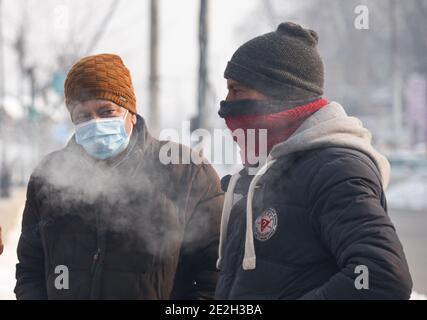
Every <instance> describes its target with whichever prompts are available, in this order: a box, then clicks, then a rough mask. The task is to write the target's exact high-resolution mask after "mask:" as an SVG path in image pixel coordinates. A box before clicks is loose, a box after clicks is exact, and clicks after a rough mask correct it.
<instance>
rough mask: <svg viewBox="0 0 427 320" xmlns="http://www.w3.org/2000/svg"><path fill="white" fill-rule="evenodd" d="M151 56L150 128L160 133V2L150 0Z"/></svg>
mask: <svg viewBox="0 0 427 320" xmlns="http://www.w3.org/2000/svg"><path fill="white" fill-rule="evenodd" d="M149 30H150V49H149V50H150V56H149V59H150V61H149V66H150V71H149V79H148V81H149V95H148V109H149V115H148V118H149V121H150V127H151V128H152V131H153V132H154V133H156V134H157V133H158V130H159V126H160V117H159V0H150V27H149Z"/></svg>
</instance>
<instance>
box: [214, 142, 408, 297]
mask: <svg viewBox="0 0 427 320" xmlns="http://www.w3.org/2000/svg"><path fill="white" fill-rule="evenodd" d="M291 159H292V160H291V161H289V158H287V160H286V162H284V161H280V159H279V160H278V161H277V162H276V163H275V164H274V165H273V166H272V167H271V168H270V169H269V170H268V171H267V172H266V173H265V175H264V176H263V177H262V179H261V180H260V181H259V183H258V184H257V186H258V187H257V189H256V190H255V193H254V198H253V221H252V223H253V230H254V245H255V252H256V268H255V269H254V270H244V269H243V268H242V260H243V255H244V246H245V232H246V201H247V197H246V195H247V191H248V187H249V183H250V181H251V179H252V176H250V175H247V173H246V171H245V170H244V171H242V172H241V175H242V178H240V180H239V181H238V184H237V186H236V188H235V193H236V194H240V196H241V197H242V198H241V199H240V200H239V201H237V203H235V205H234V206H233V208H232V210H231V215H230V220H229V223H228V228H227V233H226V237H225V239H226V241H225V245H224V249H223V250H224V254H223V261H222V268H221V275H220V279H219V281H218V286H217V290H216V298H218V299H408V298H409V296H410V293H411V288H412V281H411V277H410V274H409V271H408V265H407V262H406V259H405V255H404V252H403V249H402V245H401V243H400V241H399V239H398V236H397V234H396V230H395V228H394V226H393V224H392V222H391V221H390V218H389V216H388V215H387V206H386V199H385V196H384V191H383V189H382V186H381V180H380V177H379V173H378V170H377V168H376V167H375V165H374V163H373V162H372V161H371V159H370V158H369V157H367V156H366V155H365V154H363V153H362V152H359V151H356V150H352V149H349V148H337V147H331V148H322V149H314V150H310V151H306V152H300V153H295V154H293V157H291ZM222 182H223V184H224V189H226V188H227V178H226V179H223V181H222ZM357 266H366V267H367V270H368V288H367V289H363V288H362V289H357V286H356V284H355V282H358V281H360V279H359V280H358V279H356V278H357V277H358V276H359V275H361V274H362V273H360V270H359V269H358V267H357ZM359 268H360V267H359ZM362 268H364V267H362ZM364 270H366V269H364ZM359 273H360V274H359ZM365 285H366V283H365ZM365 288H366V287H365Z"/></svg>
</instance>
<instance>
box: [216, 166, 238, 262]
mask: <svg viewBox="0 0 427 320" xmlns="http://www.w3.org/2000/svg"><path fill="white" fill-rule="evenodd" d="M239 179H240V174H239V173H236V174H234V175H233V176H232V177H231V179H230V182H229V183H228V188H227V192H226V193H225V198H224V205H223V207H222V215H221V231H220V232H221V233H220V237H219V247H218V260H217V262H216V267H217V269H221V264H222V253H223V245H224V242H225V237H226V236H227V226H228V220H229V219H230V213H231V209H232V208H233V198H234V189H235V188H236V184H237V181H238V180H239Z"/></svg>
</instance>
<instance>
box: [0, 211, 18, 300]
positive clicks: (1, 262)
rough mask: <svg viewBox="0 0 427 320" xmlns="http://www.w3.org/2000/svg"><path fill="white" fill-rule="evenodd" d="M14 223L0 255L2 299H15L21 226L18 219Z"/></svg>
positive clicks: (0, 292)
mask: <svg viewBox="0 0 427 320" xmlns="http://www.w3.org/2000/svg"><path fill="white" fill-rule="evenodd" d="M22 209H23V208H22ZM20 212H22V210H20ZM15 218H16V220H18V219H20V216H19V215H17V216H16V217H15ZM14 225H15V227H14V228H13V229H12V230H11V231H10V232H9V233H8V235H7V237H6V238H5V239H3V243H4V244H5V248H4V251H3V254H2V255H1V256H0V300H14V299H15V294H14V293H13V289H14V287H15V265H16V263H17V262H18V260H17V257H16V248H17V246H18V240H19V235H20V227H19V222H18V221H15V223H14Z"/></svg>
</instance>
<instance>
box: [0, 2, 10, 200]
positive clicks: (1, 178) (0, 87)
mask: <svg viewBox="0 0 427 320" xmlns="http://www.w3.org/2000/svg"><path fill="white" fill-rule="evenodd" d="M3 20H4V19H3V1H2V0H0V134H1V142H2V144H1V154H0V155H1V157H0V158H1V162H0V198H2V197H8V196H9V194H10V172H9V169H8V165H7V161H6V157H7V138H8V137H7V135H6V129H7V128H6V111H5V109H4V103H5V96H6V90H5V78H4V42H3Z"/></svg>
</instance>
